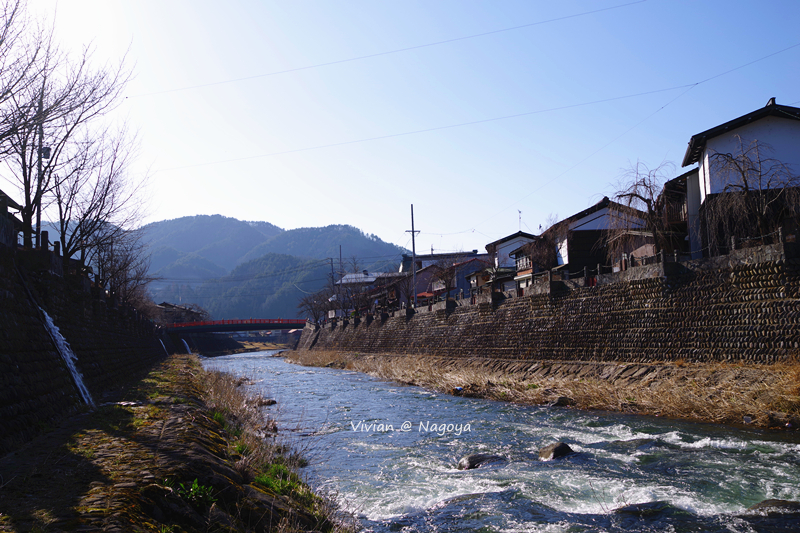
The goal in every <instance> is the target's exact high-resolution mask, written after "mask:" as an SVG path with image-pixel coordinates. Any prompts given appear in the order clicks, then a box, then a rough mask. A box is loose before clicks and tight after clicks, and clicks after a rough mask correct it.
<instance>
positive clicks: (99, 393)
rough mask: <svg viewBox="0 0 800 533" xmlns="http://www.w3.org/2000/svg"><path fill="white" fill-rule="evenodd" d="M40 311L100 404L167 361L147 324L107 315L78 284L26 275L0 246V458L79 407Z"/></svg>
mask: <svg viewBox="0 0 800 533" xmlns="http://www.w3.org/2000/svg"><path fill="white" fill-rule="evenodd" d="M38 307H41V308H42V309H44V310H45V311H46V312H47V313H48V315H50V317H51V318H52V320H53V322H54V323H55V325H56V326H57V327H58V328H59V330H60V332H61V334H62V336H63V337H64V338H65V339H66V341H67V342H68V343H69V344H70V347H71V348H72V351H73V352H74V353H75V355H76V357H77V359H78V361H77V367H78V369H79V370H80V372H81V373H82V374H83V377H84V383H85V384H86V386H87V388H88V389H89V391H90V393H91V394H92V396H93V397H94V398H95V400H96V401H98V402H99V401H102V398H103V395H104V394H105V393H106V392H108V391H110V390H112V389H114V388H116V387H118V386H119V385H120V384H122V383H124V382H125V381H127V380H128V379H130V378H131V377H133V376H134V375H136V374H137V373H138V372H140V371H142V370H145V369H147V368H148V367H149V366H150V365H152V363H153V362H154V361H156V360H158V359H159V358H161V357H163V356H166V352H165V350H164V347H163V346H162V344H161V343H160V342H159V338H158V336H157V332H156V331H155V329H154V328H153V326H152V325H150V324H149V323H148V322H147V321H144V320H141V319H139V318H137V317H136V316H135V315H134V314H133V313H132V312H129V313H126V312H123V311H120V310H117V309H109V308H108V307H107V305H106V303H105V301H103V300H98V299H97V298H93V297H92V295H91V293H89V292H87V291H85V290H84V285H83V284H82V283H79V280H78V279H74V280H70V279H64V278H62V277H58V276H53V275H51V274H48V273H46V272H44V273H42V272H31V271H25V270H24V269H23V268H20V266H19V264H18V262H17V261H16V254H15V252H13V251H12V250H10V249H7V248H3V247H0V453H4V452H6V451H9V450H11V449H14V448H16V447H18V446H19V445H20V444H22V443H24V442H25V441H27V440H29V439H31V438H33V437H34V436H35V435H36V434H38V433H40V432H42V431H44V430H46V429H48V428H49V427H50V426H51V425H52V424H53V423H54V422H56V421H57V420H58V419H59V418H61V417H63V416H65V415H67V414H69V413H71V412H74V411H76V410H77V409H80V408H81V406H82V405H83V402H82V400H81V398H80V396H79V395H78V392H77V389H76V388H75V385H74V383H73V380H72V377H71V375H70V373H69V371H68V370H67V368H66V365H65V364H64V361H63V359H62V358H61V355H60V354H59V353H58V351H57V350H56V348H55V346H54V345H53V342H52V340H51V338H50V336H49V335H48V332H47V330H46V328H45V326H44V324H43V322H42V317H41V314H40V312H39V309H38Z"/></svg>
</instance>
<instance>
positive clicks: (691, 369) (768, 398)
mask: <svg viewBox="0 0 800 533" xmlns="http://www.w3.org/2000/svg"><path fill="white" fill-rule="evenodd" d="M287 361H289V362H292V363H297V364H302V365H307V366H328V367H338V368H346V369H349V370H355V371H358V372H364V373H367V374H370V375H373V376H375V377H379V378H381V379H386V380H391V381H397V382H401V383H406V384H411V385H419V386H421V387H426V388H430V389H434V390H437V391H440V392H445V393H450V394H456V395H463V396H473V397H480V398H488V399H492V400H502V401H512V402H519V403H523V404H532V405H534V404H535V405H541V404H552V405H558V406H572V407H575V408H579V409H590V410H603V411H616V412H624V413H631V414H642V415H653V416H663V417H671V418H680V419H685V420H693V421H702V422H713V423H722V424H731V425H735V424H751V425H753V426H755V427H761V428H783V429H796V428H798V427H800V363H798V362H797V361H794V362H790V363H781V364H773V365H745V364H743V363H738V364H737V363H734V364H726V363H684V362H681V361H677V362H670V363H667V362H665V363H653V364H624V363H588V364H579V363H578V364H576V363H558V362H539V363H535V362H530V361H528V362H508V361H502V360H492V359H479V358H465V359H454V358H443V357H434V356H424V357H420V356H403V355H396V354H358V353H350V352H339V351H325V350H311V351H307V350H298V351H295V352H292V353H290V354H289V356H288V357H287Z"/></svg>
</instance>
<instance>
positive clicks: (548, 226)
mask: <svg viewBox="0 0 800 533" xmlns="http://www.w3.org/2000/svg"><path fill="white" fill-rule="evenodd" d="M557 224H558V214H556V213H550V214H549V215H547V219H546V220H545V223H544V227H543V226H539V230H540V234H539V236H538V237H537V238H536V239H535V240H533V241H531V242H529V243H527V244H525V245H524V247H523V249H522V250H523V253H524V254H526V255H527V256H528V257H529V258H530V260H531V269H532V270H533V271H537V270H538V271H542V270H550V269H551V268H555V267H556V266H558V254H557V252H556V236H557V231H556V229H557V228H555V226H556V225H557Z"/></svg>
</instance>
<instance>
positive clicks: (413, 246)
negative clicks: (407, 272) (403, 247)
mask: <svg viewBox="0 0 800 533" xmlns="http://www.w3.org/2000/svg"><path fill="white" fill-rule="evenodd" d="M408 231H409V230H406V233H408ZM417 233H419V232H418V231H414V204H411V284H412V285H413V287H414V309H416V308H417V244H416V241H415V237H416V236H417Z"/></svg>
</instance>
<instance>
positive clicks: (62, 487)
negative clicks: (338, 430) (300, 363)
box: [0, 355, 335, 532]
mask: <svg viewBox="0 0 800 533" xmlns="http://www.w3.org/2000/svg"><path fill="white" fill-rule="evenodd" d="M239 385H240V383H239V382H237V381H236V380H234V379H233V378H231V377H229V376H227V375H224V374H218V373H213V372H206V371H204V370H203V369H202V368H201V366H200V365H199V362H198V360H197V359H196V357H194V356H191V355H174V356H171V357H169V358H168V359H166V360H165V361H164V362H163V363H161V364H159V365H158V366H156V367H155V368H154V369H153V370H152V371H150V372H149V373H148V374H147V375H146V376H144V377H143V379H140V380H138V381H136V382H134V383H133V384H131V385H129V386H127V387H126V388H125V389H123V390H121V391H118V393H117V394H116V395H115V397H109V398H104V399H103V401H102V403H101V402H100V401H98V402H97V403H98V408H97V409H96V410H94V411H86V412H84V413H82V414H79V415H78V416H74V417H70V418H68V419H65V420H63V421H62V422H60V423H59V425H58V426H56V427H53V428H48V429H49V431H47V432H46V433H45V434H43V435H41V436H40V437H38V438H37V439H35V440H33V441H32V442H30V443H28V444H27V445H26V446H25V448H24V449H20V450H18V451H16V452H13V453H11V454H8V455H6V456H5V457H2V458H0V531H4V532H6V531H7V532H18V531H20V532H21V531H73V530H86V531H89V530H92V531H101V530H102V531H120V532H123V531H125V532H127V531H162V532H163V531H170V532H178V531H187V532H194V531H306V530H318V531H332V530H334V529H335V525H334V523H333V521H332V520H331V518H330V517H331V516H332V512H333V511H332V507H331V506H330V505H329V504H328V503H327V502H326V501H325V500H323V499H321V498H319V497H318V496H316V495H314V494H313V493H312V492H311V491H310V489H308V487H307V486H306V485H305V484H304V483H303V482H302V481H301V480H300V477H299V476H298V469H299V468H300V467H302V465H303V461H302V458H300V457H298V456H296V455H294V454H292V452H291V450H289V449H288V448H286V447H285V446H284V445H283V443H282V442H281V439H280V435H279V434H276V432H275V424H274V422H272V421H271V420H270V419H268V418H264V417H262V415H261V414H259V409H258V407H259V406H263V405H266V404H268V403H269V402H265V401H263V399H259V398H255V397H248V396H246V395H245V394H244V393H242V391H241V389H240V387H239Z"/></svg>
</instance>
